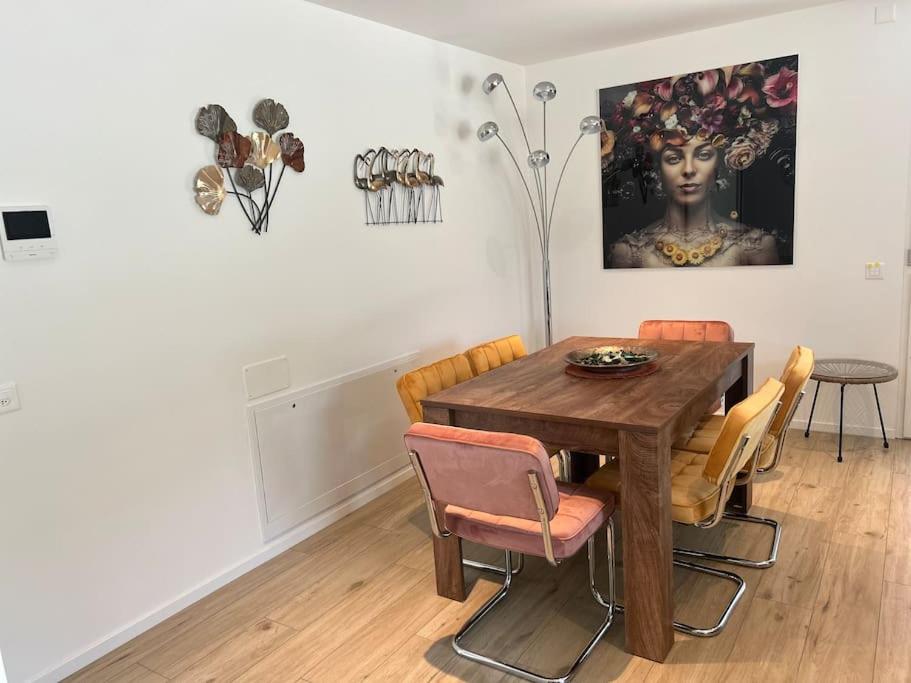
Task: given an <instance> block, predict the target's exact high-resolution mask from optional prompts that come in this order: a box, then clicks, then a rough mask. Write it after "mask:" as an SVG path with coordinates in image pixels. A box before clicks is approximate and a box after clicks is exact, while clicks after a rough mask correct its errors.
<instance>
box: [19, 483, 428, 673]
mask: <svg viewBox="0 0 911 683" xmlns="http://www.w3.org/2000/svg"><path fill="white" fill-rule="evenodd" d="M412 476H414V471H413V470H412V469H411V466H410V465H409V466H407V467H403V468H402V469H400V470H398V471H397V472H394V473H392V474H390V475H389V476H388V477H386V478H385V479H382V480H381V481H378V482H377V483H376V484H374V485H373V486H370V487H369V488H367V489H365V490H363V491H361V492H360V493H357V494H355V495H353V496H351V497H350V498H348V499H346V500H344V501H342V502H340V503H338V504H337V505H335V506H333V507H331V508H330V509H328V510H326V511H325V512H323V513H321V514H319V515H317V516H316V517H313V518H312V519H309V520H307V521H306V522H304V523H302V524H301V525H300V526H298V527H296V528H295V529H292V530H291V531H289V532H288V533H287V534H285V535H284V536H281V537H280V538H277V539H275V540H274V541H271V542H269V543H268V544H266V545H265V546H263V548H262V549H261V550H259V551H258V552H256V553H254V554H253V555H251V556H249V557H248V558H246V559H245V560H243V561H241V562H239V563H238V564H235V565H234V566H233V567H230V568H228V569H226V570H225V571H223V572H221V573H220V574H218V575H216V576H214V577H212V578H210V579H207V580H206V581H203V582H202V583H200V584H199V585H198V586H196V587H195V588H192V589H190V590H189V591H187V592H185V593H183V594H181V595H180V596H178V597H177V598H175V599H174V600H172V601H170V602H168V603H166V604H164V605H162V606H160V607H158V608H156V609H154V610H152V611H151V612H149V613H148V614H146V615H145V616H143V617H140V618H139V619H137V620H136V621H134V622H133V623H131V624H129V625H127V626H124V627H123V628H121V629H118V630H117V631H115V632H114V633H111V634H110V635H107V636H105V637H103V638H101V639H100V640H98V641H97V642H95V643H94V644H92V645H90V646H89V647H88V648H86V649H85V650H83V651H81V652H79V653H77V654H75V655H72V656H71V657H68V658H67V659H66V660H65V661H64V662H63V663H61V664H59V665H57V666H54V667H52V668H50V669H47V670H45V671H44V672H43V673H40V674H38V675H37V676H35V677H34V678H31V679H29V680H30V682H31V683H55V682H56V681H59V680H61V679H63V678H65V677H66V676H69V675H70V674H73V673H76V672H77V671H79V670H80V669H82V668H83V667H85V666H88V665H89V664H91V663H92V662H94V661H95V660H96V659H100V658H101V657H103V656H104V655H106V654H108V653H109V652H111V651H112V650H115V649H116V648H118V647H120V646H121V645H123V644H124V643H126V642H127V641H129V640H132V639H133V638H135V637H136V636H138V635H139V634H140V633H143V632H144V631H147V630H149V629H150V628H152V627H153V626H155V625H157V624H160V623H161V622H162V621H164V620H165V619H167V618H168V617H170V616H172V615H174V614H177V613H178V612H179V611H180V610H182V609H184V608H185V607H188V606H190V605H192V604H193V603H194V602H197V601H199V600H201V599H202V598H204V597H206V596H207V595H209V594H210V593H213V592H215V591H216V590H218V589H219V588H221V587H222V586H224V585H226V584H228V583H230V582H231V581H233V580H234V579H236V578H237V577H239V576H241V575H243V574H246V573H247V572H249V571H250V570H252V569H255V568H256V567H258V566H259V565H261V564H263V563H265V562H267V561H269V560H271V559H272V558H273V557H275V556H276V555H279V554H281V553H283V552H284V551H286V550H287V549H288V548H290V547H291V546H294V545H297V544H298V543H300V542H301V541H303V540H304V539H306V538H309V537H310V536H312V535H313V534H315V533H316V532H318V531H321V530H322V529H325V528H326V527H327V526H329V525H330V524H332V523H333V522H337V521H338V520H340V519H341V518H342V517H344V516H345V515H347V514H349V513H351V512H353V511H354V510H356V509H358V508H360V507H363V506H364V505H366V504H367V503H369V502H370V501H371V500H373V499H375V498H378V497H379V496H381V495H383V494H384V493H386V492H387V491H389V490H391V489H393V488H394V487H396V486H397V485H399V484H401V483H402V482H403V481H405V480H406V479H408V478H409V477H412Z"/></svg>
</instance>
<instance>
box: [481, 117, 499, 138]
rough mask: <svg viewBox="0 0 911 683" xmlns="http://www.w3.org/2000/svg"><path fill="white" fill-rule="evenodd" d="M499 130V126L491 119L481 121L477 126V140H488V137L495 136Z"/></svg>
mask: <svg viewBox="0 0 911 683" xmlns="http://www.w3.org/2000/svg"><path fill="white" fill-rule="evenodd" d="M499 132H500V127H499V126H498V125H497V124H495V123H494V122H493V121H488V122H487V123H482V124H481V125H480V126H478V140H480V141H481V142H487V141H488V140H490V138H494V137H496V136H497V133H499Z"/></svg>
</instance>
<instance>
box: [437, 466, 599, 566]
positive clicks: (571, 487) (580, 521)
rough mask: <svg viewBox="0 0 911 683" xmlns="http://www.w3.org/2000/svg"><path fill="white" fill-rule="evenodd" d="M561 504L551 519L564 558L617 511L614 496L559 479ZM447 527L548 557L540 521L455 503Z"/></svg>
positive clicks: (477, 540)
mask: <svg viewBox="0 0 911 683" xmlns="http://www.w3.org/2000/svg"><path fill="white" fill-rule="evenodd" d="M557 488H558V490H559V495H560V506H559V509H558V510H557V514H556V515H555V516H554V518H553V519H551V520H550V533H551V538H552V539H553V546H554V557H555V558H557V559H564V558H567V557H571V556H573V555H575V554H576V552H578V550H579V549H580V548H581V547H582V545H583V544H584V543H585V542H586V541H587V540H588V539H589V537H590V536H591V535H592V534H594V533H595V532H596V531H598V529H600V528H601V527H602V526H603V525H604V523H605V522H606V521H607V520H608V519H609V518H610V516H611V515H612V514H613V512H614V497H613V495H612V494H611V493H609V492H606V491H596V490H594V489H590V488H586V487H585V486H583V485H582V484H564V483H563V482H557ZM446 528H447V529H449V530H450V531H451V532H452V533H454V534H455V535H456V536H459V537H460V538H464V539H467V540H469V541H474V542H475V543H480V544H482V545H486V546H491V547H493V548H500V549H502V550H506V549H509V550H513V551H515V552H519V553H525V554H527V555H537V556H539V557H544V556H545V553H544V537H543V536H542V535H541V524H540V522H533V521H531V520H528V519H522V518H519V517H509V516H505V515H492V514H490V513H485V512H478V511H476V510H468V509H465V508H462V507H457V506H455V505H449V506H447V507H446Z"/></svg>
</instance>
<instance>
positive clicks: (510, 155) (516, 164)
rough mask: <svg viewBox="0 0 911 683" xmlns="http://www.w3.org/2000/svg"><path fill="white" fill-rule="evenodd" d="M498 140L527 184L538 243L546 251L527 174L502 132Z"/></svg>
mask: <svg viewBox="0 0 911 683" xmlns="http://www.w3.org/2000/svg"><path fill="white" fill-rule="evenodd" d="M497 140H499V141H500V142H501V143H502V145H503V147H504V148H505V149H506V153H507V154H509V158H510V159H512V163H513V165H514V166H515V167H516V172H517V173H518V174H519V177H520V178H521V179H522V184H523V185H524V186H525V193H526V194H527V195H528V201H529V202H530V203H531V211H532V213H533V214H534V217H535V228H536V229H537V232H538V243H539V244H540V245H541V253H542V254H543V253H544V233H543V230H542V228H541V221H540V220H539V219H538V211H537V209H536V208H535V200H534V199H532V197H531V190H530V189H529V188H528V182H527V181H526V180H525V174H524V173H522V169H521V168H520V167H519V162H518V161H516V157H515V155H513V153H512V150H511V149H509V145H507V144H506V142H505V141H504V140H503V138H501V137H500V134H499V133H497Z"/></svg>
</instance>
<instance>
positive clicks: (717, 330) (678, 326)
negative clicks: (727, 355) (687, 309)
mask: <svg viewBox="0 0 911 683" xmlns="http://www.w3.org/2000/svg"><path fill="white" fill-rule="evenodd" d="M639 339H667V340H669V341H715V342H729V341H734V330H733V329H732V328H731V326H730V325H729V324H728V323H726V322H724V321H722V320H643V321H642V322H641V323H639Z"/></svg>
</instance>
